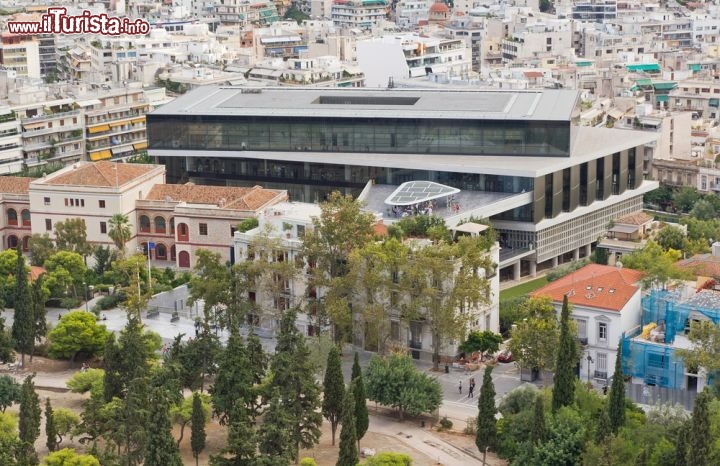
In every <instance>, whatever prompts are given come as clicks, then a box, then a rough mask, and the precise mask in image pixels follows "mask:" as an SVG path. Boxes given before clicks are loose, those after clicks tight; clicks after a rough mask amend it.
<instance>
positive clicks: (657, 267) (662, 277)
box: [622, 240, 688, 288]
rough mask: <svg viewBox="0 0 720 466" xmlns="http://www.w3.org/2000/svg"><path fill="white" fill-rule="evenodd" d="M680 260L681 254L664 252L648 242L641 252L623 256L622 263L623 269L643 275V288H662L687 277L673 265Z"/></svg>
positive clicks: (653, 243) (658, 246) (671, 251)
mask: <svg viewBox="0 0 720 466" xmlns="http://www.w3.org/2000/svg"><path fill="white" fill-rule="evenodd" d="M681 258H682V252H680V251H676V250H675V249H669V250H667V251H664V250H663V248H662V247H661V246H660V245H659V244H657V243H656V242H655V241H653V240H650V241H648V242H647V243H646V244H645V246H644V247H643V248H642V249H641V250H639V251H635V252H633V253H631V254H626V255H623V257H622V263H623V266H624V267H627V268H629V269H634V270H640V271H642V272H644V273H645V276H644V278H643V280H642V283H643V286H644V287H646V288H651V287H656V286H659V287H664V286H666V284H667V283H669V282H671V281H673V280H678V279H684V278H687V277H688V274H687V273H686V272H684V271H682V270H681V269H679V268H678V266H677V265H676V264H675V263H676V262H677V261H678V260H680V259H681Z"/></svg>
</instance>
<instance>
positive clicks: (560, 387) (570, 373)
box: [552, 295, 579, 413]
mask: <svg viewBox="0 0 720 466" xmlns="http://www.w3.org/2000/svg"><path fill="white" fill-rule="evenodd" d="M578 357H579V354H578V346H577V341H576V340H575V336H574V335H573V334H572V332H571V329H570V305H569V304H568V298H567V295H565V296H564V298H563V306H562V312H561V314H560V341H559V342H558V353H557V363H556V364H555V384H554V386H553V391H552V411H553V413H554V412H556V411H557V410H558V409H560V408H561V407H562V406H568V405H570V404H572V402H573V401H574V400H575V374H574V371H575V366H576V364H577V361H578Z"/></svg>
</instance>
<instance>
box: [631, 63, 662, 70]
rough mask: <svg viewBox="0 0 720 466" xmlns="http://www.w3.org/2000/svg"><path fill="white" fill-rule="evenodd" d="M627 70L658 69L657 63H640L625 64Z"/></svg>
mask: <svg viewBox="0 0 720 466" xmlns="http://www.w3.org/2000/svg"><path fill="white" fill-rule="evenodd" d="M627 69H628V71H660V65H659V64H657V63H640V64H634V65H628V66H627Z"/></svg>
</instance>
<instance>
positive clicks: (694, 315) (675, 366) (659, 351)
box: [622, 290, 720, 389]
mask: <svg viewBox="0 0 720 466" xmlns="http://www.w3.org/2000/svg"><path fill="white" fill-rule="evenodd" d="M641 302H642V304H641V306H642V314H641V322H640V325H639V326H638V327H636V328H635V329H634V330H633V331H631V332H628V333H627V334H623V340H622V366H623V373H624V374H625V375H630V376H632V377H633V378H637V379H642V380H643V382H644V383H645V384H647V385H653V386H659V387H664V388H671V389H684V388H687V387H685V374H686V370H685V369H686V368H685V367H684V365H683V361H682V358H681V357H680V356H679V355H678V354H677V349H678V348H680V347H689V345H688V341H687V338H686V336H685V335H686V333H687V331H688V330H689V328H690V323H691V321H692V320H703V319H704V320H710V321H712V322H714V323H715V324H716V325H717V324H719V323H720V293H718V292H715V291H711V290H701V291H698V292H697V293H694V294H693V295H692V296H690V297H683V296H682V295H681V294H680V293H679V292H677V291H667V290H653V291H651V292H650V293H649V294H648V295H646V296H645V297H643V298H642V301H641ZM643 330H645V332H643Z"/></svg>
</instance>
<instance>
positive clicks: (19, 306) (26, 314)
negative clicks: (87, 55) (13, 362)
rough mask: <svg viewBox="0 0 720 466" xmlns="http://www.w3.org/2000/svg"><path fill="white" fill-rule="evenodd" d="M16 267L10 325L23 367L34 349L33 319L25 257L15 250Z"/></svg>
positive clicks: (18, 250) (18, 249) (18, 248)
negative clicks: (26, 358)
mask: <svg viewBox="0 0 720 466" xmlns="http://www.w3.org/2000/svg"><path fill="white" fill-rule="evenodd" d="M16 253H17V265H16V267H15V296H14V298H15V299H14V300H13V301H14V302H15V313H14V319H13V325H12V339H13V340H14V341H15V348H16V349H17V351H19V352H20V355H21V363H22V365H23V366H25V355H26V354H30V353H32V351H33V348H34V347H35V318H34V315H33V309H34V307H33V303H32V294H31V293H30V287H29V286H28V270H27V267H26V266H25V257H24V256H23V255H22V251H21V250H20V244H18V246H17V249H16Z"/></svg>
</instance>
